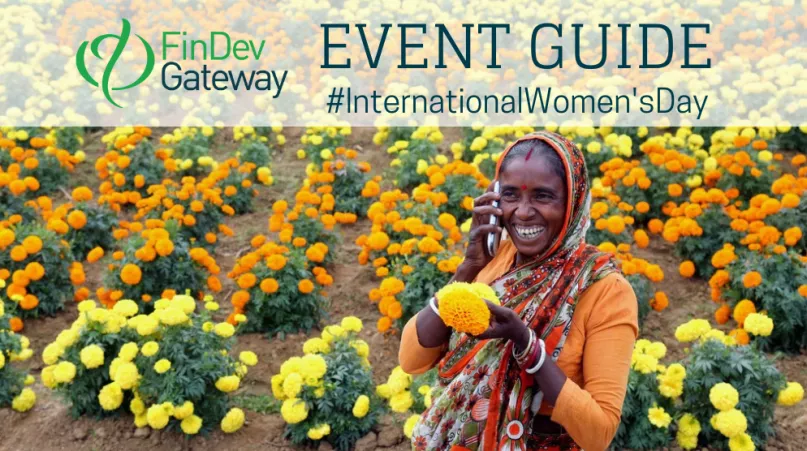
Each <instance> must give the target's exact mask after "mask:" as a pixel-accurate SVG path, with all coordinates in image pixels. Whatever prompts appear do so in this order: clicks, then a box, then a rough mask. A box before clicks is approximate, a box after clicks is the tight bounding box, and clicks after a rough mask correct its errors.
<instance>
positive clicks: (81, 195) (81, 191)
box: [72, 186, 92, 202]
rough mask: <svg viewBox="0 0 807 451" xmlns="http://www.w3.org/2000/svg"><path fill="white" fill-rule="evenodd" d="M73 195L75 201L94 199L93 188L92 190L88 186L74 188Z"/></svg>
mask: <svg viewBox="0 0 807 451" xmlns="http://www.w3.org/2000/svg"><path fill="white" fill-rule="evenodd" d="M72 197H73V201H74V202H85V201H88V200H92V190H90V189H89V188H87V187H86V186H79V187H78V188H76V189H74V190H73V195H72Z"/></svg>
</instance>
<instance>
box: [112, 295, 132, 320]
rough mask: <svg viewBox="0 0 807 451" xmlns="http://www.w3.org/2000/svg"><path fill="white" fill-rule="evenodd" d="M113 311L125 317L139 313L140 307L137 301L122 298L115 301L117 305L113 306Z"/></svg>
mask: <svg viewBox="0 0 807 451" xmlns="http://www.w3.org/2000/svg"><path fill="white" fill-rule="evenodd" d="M112 311H113V312H116V313H118V314H119V315H122V316H124V317H125V318H129V317H132V316H135V315H137V311H138V307H137V303H136V302H135V301H133V300H131V299H121V300H119V301H118V302H116V303H115V306H114V307H112Z"/></svg>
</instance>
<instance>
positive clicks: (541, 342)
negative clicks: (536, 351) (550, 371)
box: [526, 338, 546, 374]
mask: <svg viewBox="0 0 807 451" xmlns="http://www.w3.org/2000/svg"><path fill="white" fill-rule="evenodd" d="M538 345H539V347H540V348H541V358H540V359H538V363H536V364H535V366H533V367H532V368H527V369H526V371H527V374H535V373H537V372H538V370H540V369H541V367H542V366H544V361H545V360H546V343H544V340H541V339H540V338H539V339H538Z"/></svg>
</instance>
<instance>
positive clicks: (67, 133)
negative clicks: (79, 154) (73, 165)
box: [53, 127, 84, 154]
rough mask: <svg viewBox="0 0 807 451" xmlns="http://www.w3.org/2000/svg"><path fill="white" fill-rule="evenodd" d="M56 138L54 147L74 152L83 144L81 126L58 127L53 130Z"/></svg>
mask: <svg viewBox="0 0 807 451" xmlns="http://www.w3.org/2000/svg"><path fill="white" fill-rule="evenodd" d="M53 135H54V137H55V138H56V147H57V148H59V149H64V150H66V151H68V152H70V153H71V154H72V153H76V151H78V150H81V147H82V146H83V145H84V128H83V127H58V128H56V129H54V130H53Z"/></svg>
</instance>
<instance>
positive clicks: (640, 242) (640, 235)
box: [633, 229, 650, 249]
mask: <svg viewBox="0 0 807 451" xmlns="http://www.w3.org/2000/svg"><path fill="white" fill-rule="evenodd" d="M633 240H634V241H635V242H636V245H637V246H639V248H641V249H644V248H646V247H647V246H649V245H650V237H649V236H647V232H645V231H644V230H642V229H637V230H636V231H634V232H633Z"/></svg>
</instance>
